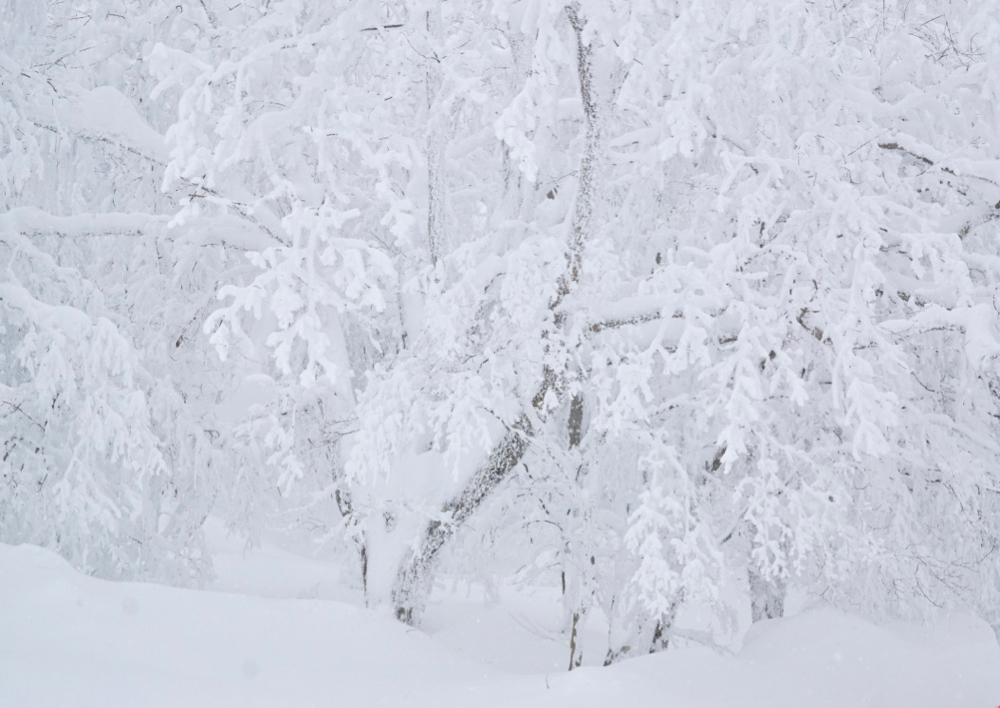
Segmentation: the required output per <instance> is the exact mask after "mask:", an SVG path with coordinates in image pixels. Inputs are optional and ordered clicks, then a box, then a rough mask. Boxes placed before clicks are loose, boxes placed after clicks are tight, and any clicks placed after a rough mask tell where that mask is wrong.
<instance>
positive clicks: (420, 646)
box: [0, 545, 1000, 708]
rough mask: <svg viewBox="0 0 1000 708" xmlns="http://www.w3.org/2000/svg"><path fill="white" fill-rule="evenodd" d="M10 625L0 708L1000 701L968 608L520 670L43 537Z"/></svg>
mask: <svg viewBox="0 0 1000 708" xmlns="http://www.w3.org/2000/svg"><path fill="white" fill-rule="evenodd" d="M466 611H468V610H466ZM487 626H488V625H487ZM0 637H2V641H0V706H32V707H33V708H45V707H49V706H51V707H56V706H58V707H59V708H69V707H76V706H80V707H84V706H87V707H89V706H93V707H94V708H118V707H122V708H125V707H132V706H149V707H156V706H177V707H184V708H197V707H199V706H206V707H211V708H222V707H227V706H234V707H235V706H241V707H242V706H276V707H281V708H288V707H297V706H338V707H339V706H345V707H353V706H359V707H366V706H416V707H420V706H435V707H436V708H450V707H452V706H454V707H459V706H470V707H476V708H491V707H496V708H500V707H505V706H506V707H510V708H513V707H514V706H519V707H520V706H525V707H528V706H545V707H546V708H553V707H558V706H566V707H569V706H573V707H574V708H581V707H584V708H585V707H587V706H622V705H655V706H661V707H664V708H688V707H691V708H709V707H713V708H714V707H718V708H722V707H727V708H728V707H735V706H739V707H740V708H765V707H767V708H822V707H826V706H829V707H830V708H834V707H837V708H841V707H844V706H850V708H864V707H871V708H885V707H886V706H899V705H905V706H907V708H965V707H968V708H992V707H993V706H996V705H997V704H998V703H1000V649H998V647H997V643H996V640H995V638H994V637H993V633H992V631H991V630H990V629H989V628H988V627H987V626H986V625H985V624H983V623H981V622H979V621H978V620H975V619H973V618H970V617H963V616H958V617H954V618H952V619H950V620H948V621H947V622H942V623H941V624H939V625H937V626H934V627H915V626H909V625H906V626H903V625H900V626H895V627H889V628H886V627H877V626H874V625H872V624H870V623H868V622H865V621H863V620H861V619H858V618H856V617H852V616H849V615H845V614H842V613H838V612H833V611H829V610H814V611H810V612H806V613H803V614H801V615H798V616H796V617H792V618H789V619H785V620H780V621H773V622H767V623H763V624H761V625H758V626H756V627H754V629H753V630H752V631H751V633H750V635H749V636H748V637H747V639H746V642H745V646H744V649H743V650H742V651H741V652H740V653H739V654H738V655H735V656H724V655H719V654H716V653H713V652H711V651H708V650H706V649H683V650H676V651H670V652H667V653H665V654H660V655H655V656H649V657H644V658H641V659H637V660H633V661H629V662H625V663H623V664H620V665H617V666H614V667H611V668H608V669H604V668H585V669H581V670H578V671H574V672H572V673H569V674H567V673H555V672H553V673H543V672H539V673H536V674H524V673H521V674H515V673H511V672H505V671H502V670H500V669H499V668H497V667H495V666H491V665H490V664H489V663H487V662H486V661H484V660H480V659H477V658H476V652H475V650H474V648H473V644H472V643H470V644H469V645H468V646H469V647H470V648H469V650H467V651H463V653H462V654H458V653H456V652H454V651H452V650H450V649H449V648H448V647H447V646H446V645H445V643H444V642H442V641H440V640H438V639H435V638H434V637H429V636H427V635H426V634H424V633H422V632H419V631H416V630H412V629H409V628H407V627H404V626H402V625H399V624H397V623H395V622H393V621H392V620H390V619H388V618H385V617H382V616H380V615H377V614H375V613H372V612H368V611H365V610H361V609H358V608H356V607H354V606H353V605H350V604H346V603H342V602H332V601H320V600H304V599H272V598H264V597H254V596H246V595H236V594H229V593H221V592H200V591H193V590H179V589H175V588H167V587H161V586H156V585H145V584H138V583H109V582H104V581H99V580H94V579H92V578H89V577H85V576H82V575H79V574H78V573H76V572H75V571H73V570H72V569H71V568H70V567H69V566H68V565H67V564H66V563H65V562H64V561H62V560H61V559H60V558H58V557H57V556H55V555H54V554H52V553H49V552H48V551H44V550H40V549H37V548H33V547H29V546H16V547H15V546H5V545H0ZM497 640H499V641H509V640H510V639H509V636H508V637H507V639H504V635H502V634H501V635H500V636H499V637H494V636H490V635H487V634H484V635H483V636H482V638H481V642H482V644H483V646H484V647H486V646H488V645H489V644H490V643H491V642H493V641H497ZM523 649H524V651H525V652H530V650H531V648H530V647H527V646H526V647H523ZM485 651H486V650H485V649H484V652H485ZM484 656H485V655H484Z"/></svg>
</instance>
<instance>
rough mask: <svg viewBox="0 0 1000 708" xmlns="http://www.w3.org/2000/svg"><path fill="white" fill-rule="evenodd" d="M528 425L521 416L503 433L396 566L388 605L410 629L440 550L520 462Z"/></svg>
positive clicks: (425, 596) (417, 616) (420, 606)
mask: <svg viewBox="0 0 1000 708" xmlns="http://www.w3.org/2000/svg"><path fill="white" fill-rule="evenodd" d="M530 434H531V425H530V423H529V421H528V419H527V417H526V416H522V417H521V418H520V419H519V420H518V421H517V423H515V424H514V425H513V426H511V428H510V429H509V430H508V431H507V433H506V434H505V435H504V437H503V438H502V439H501V440H500V442H499V443H498V444H497V446H496V447H495V448H494V449H493V452H492V453H491V454H490V456H489V458H488V459H487V460H486V462H485V463H484V464H483V465H482V466H481V467H480V468H479V469H478V470H477V471H476V473H475V474H474V475H473V477H472V479H471V480H469V483H468V484H467V485H466V486H465V488H464V489H463V490H462V492H461V493H460V494H459V495H458V496H457V497H455V498H454V499H452V500H451V501H449V502H447V503H446V504H445V505H444V506H443V507H442V508H441V514H440V517H439V518H437V519H434V520H432V521H430V522H429V523H428V524H427V526H426V527H425V528H424V531H423V534H422V535H421V538H420V543H419V544H418V545H417V548H416V549H415V550H414V551H412V552H411V553H410V555H409V556H408V557H407V558H406V560H405V561H404V562H403V564H402V565H401V566H400V569H399V573H398V574H397V576H396V585H395V587H394V588H393V591H392V601H393V605H394V608H395V613H396V618H397V619H399V620H400V621H402V622H405V623H407V624H410V625H415V624H416V623H417V622H419V621H420V615H421V614H422V613H423V610H424V603H425V602H426V598H427V594H428V592H429V590H430V585H431V583H432V582H433V579H434V570H435V568H436V566H437V562H438V560H439V556H440V553H441V549H442V548H443V547H444V545H445V543H446V542H447V541H448V539H450V538H451V537H452V536H453V535H454V533H455V531H456V530H457V529H458V527H459V525H461V524H462V523H463V522H464V521H466V520H467V519H468V518H469V517H470V516H472V514H473V513H475V511H476V510H477V509H478V508H479V507H480V506H481V505H482V503H483V502H484V501H485V500H486V498H487V497H488V496H489V495H490V493H491V492H493V490H495V489H496V488H497V487H498V486H499V485H500V483H501V482H503V480H504V479H506V478H507V475H508V474H510V472H511V471H512V470H513V469H514V468H515V467H516V466H517V465H518V464H519V463H520V462H521V460H522V459H524V455H525V453H526V452H527V450H528V437H529V436H530Z"/></svg>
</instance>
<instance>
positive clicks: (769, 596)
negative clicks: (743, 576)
mask: <svg viewBox="0 0 1000 708" xmlns="http://www.w3.org/2000/svg"><path fill="white" fill-rule="evenodd" d="M747 575H748V576H749V581H750V617H751V620H752V621H753V622H759V621H761V620H766V619H778V618H779V617H783V616H784V614H785V593H786V583H785V581H784V580H781V579H778V578H770V579H769V578H765V577H764V576H762V575H761V574H760V571H758V570H757V569H756V568H755V567H753V566H750V568H749V569H748V571H747Z"/></svg>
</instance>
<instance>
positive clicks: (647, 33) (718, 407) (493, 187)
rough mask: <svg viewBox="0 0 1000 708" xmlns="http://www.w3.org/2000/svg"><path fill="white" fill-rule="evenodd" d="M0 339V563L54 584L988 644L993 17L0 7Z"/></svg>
mask: <svg viewBox="0 0 1000 708" xmlns="http://www.w3.org/2000/svg"><path fill="white" fill-rule="evenodd" d="M0 332H2V337H0V356H2V365H0V448H2V449H0V460H2V462H0V542H2V543H5V544H16V543H31V544H37V545H41V546H45V547H48V548H51V549H54V550H56V551H58V552H59V553H60V554H61V555H63V556H64V557H65V558H67V559H68V560H69V561H70V562H72V563H73V564H74V565H75V566H76V567H77V568H79V569H80V570H82V571H83V572H86V573H89V574H93V575H96V576H98V577H103V578H111V579H142V580H151V581H155V582H164V583H169V584H175V585H191V586H198V585H199V584H201V583H204V582H207V580H208V579H210V578H211V576H212V572H213V570H212V558H211V554H210V553H209V552H208V550H207V548H206V546H205V543H204V526H205V523H206V520H207V519H209V518H210V517H219V518H221V519H223V520H224V522H225V523H226V525H227V527H228V528H229V529H230V531H231V532H232V533H234V534H236V535H238V536H240V537H242V538H246V539H247V544H248V546H249V547H251V548H252V547H253V546H254V545H255V544H256V543H258V542H259V540H260V539H261V538H262V537H263V536H265V535H267V534H277V533H280V534H286V535H291V536H294V537H296V538H298V539H300V540H301V541H302V542H304V543H310V544H313V547H314V548H315V549H316V552H317V553H318V554H320V555H321V556H322V557H323V558H325V559H327V560H328V561H329V562H330V563H336V564H338V565H339V566H340V567H342V568H343V570H344V574H345V576H348V577H350V578H353V581H352V582H354V583H356V585H357V586H358V587H363V589H364V594H365V598H366V601H367V603H368V604H369V606H371V607H373V608H377V609H384V610H387V611H390V612H391V613H392V614H394V615H395V616H396V617H397V618H399V619H400V620H402V621H404V622H407V623H410V624H419V623H420V621H421V616H422V613H423V610H424V608H425V604H426V600H427V597H428V593H429V591H430V589H431V588H432V587H433V584H434V581H435V578H436V577H440V576H441V574H447V575H448V576H449V577H452V578H456V577H457V578H464V579H467V580H473V581H476V582H481V583H484V584H485V586H486V587H487V588H490V587H495V586H496V585H497V584H498V583H500V582H511V583H517V584H525V585H531V584H543V585H547V586H550V587H558V588H559V589H560V592H561V596H562V599H563V611H564V613H565V628H566V637H567V641H568V642H569V643H570V646H571V655H570V664H571V665H572V664H573V663H574V662H576V663H578V662H579V661H580V656H581V654H582V653H583V652H587V651H588V647H586V646H582V642H578V641H577V636H578V635H577V629H578V628H579V627H580V626H582V625H583V624H585V623H586V622H588V618H590V617H591V616H592V615H594V614H595V613H600V615H601V616H602V617H603V618H605V621H606V622H607V624H608V627H609V630H608V632H609V640H608V644H607V646H608V648H607V650H606V656H602V657H601V661H604V662H607V663H611V662H615V661H617V660H620V659H624V658H627V657H629V656H633V655H636V654H642V653H648V652H651V651H657V650H659V649H662V648H665V647H666V646H667V644H668V642H669V641H670V640H671V637H672V636H674V635H673V630H674V619H675V618H676V616H677V615H678V613H679V612H682V611H683V610H684V608H685V607H699V608H709V609H710V610H711V612H712V614H713V616H714V617H715V621H718V622H720V623H723V624H724V623H726V622H728V621H731V618H732V617H733V615H734V613H735V612H736V610H737V608H735V607H733V601H732V593H729V592H727V591H726V588H728V587H733V586H735V587H739V588H742V590H743V595H742V597H744V598H748V600H747V602H749V604H750V606H751V609H752V617H753V619H754V620H758V619H764V618H773V617H778V616H781V615H782V613H783V611H784V604H785V599H786V595H787V593H788V592H789V590H790V589H793V588H794V589H796V591H800V592H802V593H804V594H806V595H808V596H810V597H816V598H821V599H822V600H823V601H825V602H827V603H829V604H831V605H833V606H836V607H842V608H851V609H856V610H860V611H862V612H864V613H868V614H871V615H875V616H892V617H896V616H908V617H926V616H929V615H930V614H933V613H934V612H937V611H938V610H939V609H942V608H950V607H962V608H969V609H972V610H973V611H975V612H977V613H979V614H980V616H982V617H983V618H985V619H986V620H987V621H989V622H991V623H993V624H996V625H1000V548H998V546H1000V14H998V13H997V10H996V7H995V5H994V3H992V2H982V1H979V0H824V1H820V0H569V1H568V2H567V0H560V1H559V2H552V1H550V0H489V1H486V2H476V1H473V0H323V2H309V1H308V0H244V1H243V2H239V3H230V2H226V0H171V1H170V2H158V1H155V0H65V1H60V2H56V1H55V0H0ZM601 651H602V652H604V651H605V650H604V648H603V647H602V649H601Z"/></svg>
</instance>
